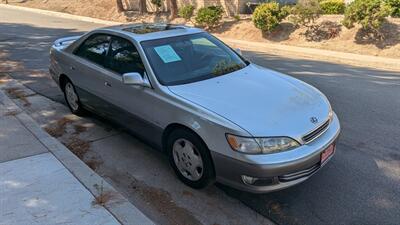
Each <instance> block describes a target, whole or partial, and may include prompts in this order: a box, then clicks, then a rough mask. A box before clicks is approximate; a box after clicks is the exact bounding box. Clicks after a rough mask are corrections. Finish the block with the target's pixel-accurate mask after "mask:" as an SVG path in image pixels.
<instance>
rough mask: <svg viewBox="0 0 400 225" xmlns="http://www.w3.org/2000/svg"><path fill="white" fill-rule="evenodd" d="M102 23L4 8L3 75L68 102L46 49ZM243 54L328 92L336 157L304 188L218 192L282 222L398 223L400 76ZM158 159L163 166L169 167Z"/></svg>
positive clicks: (0, 31) (0, 18) (0, 22)
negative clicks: (338, 127)
mask: <svg viewBox="0 0 400 225" xmlns="http://www.w3.org/2000/svg"><path fill="white" fill-rule="evenodd" d="M99 26H101V24H94V23H87V22H80V21H74V20H67V19H61V18H57V17H50V16H44V15H40V14H35V13H28V12H23V13H21V12H20V11H17V10H9V9H8V10H5V9H2V8H0V72H11V74H12V76H13V77H14V78H15V79H18V80H20V81H21V82H23V83H24V84H25V85H26V86H28V87H29V88H31V89H33V90H34V91H36V92H37V93H39V94H41V95H44V96H46V97H48V98H50V99H52V100H56V101H59V102H63V98H62V95H61V93H60V91H59V90H58V89H57V87H56V85H55V84H54V82H53V81H51V80H50V78H49V76H48V74H47V71H46V70H47V65H48V51H49V46H50V45H51V43H52V42H53V41H54V40H55V39H56V38H58V37H61V36H71V35H77V34H81V33H82V32H84V31H87V30H89V29H92V28H95V27H99ZM244 55H245V56H246V57H248V58H249V59H250V60H251V61H253V62H254V63H257V64H259V65H262V66H265V67H269V68H272V69H275V70H278V71H280V72H284V73H287V74H289V75H292V76H294V77H296V78H298V79H301V80H303V81H305V82H307V83H310V84H312V85H314V86H315V87H317V88H318V89H320V90H321V91H322V92H323V93H325V94H326V96H327V97H328V98H329V99H330V101H331V103H332V105H333V108H334V109H335V111H336V113H337V114H338V116H339V118H340V119H341V124H342V134H341V138H340V141H339V144H338V146H337V152H336V155H335V157H334V158H333V160H332V161H331V162H330V163H329V164H327V165H326V167H324V169H322V170H321V171H320V172H319V173H317V174H316V175H314V176H313V177H312V178H311V179H309V180H308V181H306V182H304V183H303V184H301V185H298V186H296V187H293V188H290V189H287V190H283V191H280V192H276V193H270V194H263V195H254V194H249V193H245V192H240V191H237V190H233V189H231V188H229V187H225V186H223V185H220V184H217V187H218V189H219V190H218V192H220V191H221V193H223V192H224V193H226V194H227V195H229V196H231V197H233V198H235V199H238V200H240V201H241V202H242V203H244V204H246V205H247V206H248V207H250V208H251V209H252V210H254V211H256V212H258V213H259V214H262V215H264V216H266V217H268V218H270V219H272V220H273V221H275V222H276V223H278V224H398V221H400V147H399V144H398V142H399V140H400V138H399V136H400V73H399V72H392V71H385V70H379V69H368V68H363V67H353V66H348V65H344V64H336V63H328V62H321V61H318V60H311V59H307V60H306V59H299V58H291V57H288V56H282V55H271V54H266V53H262V52H255V51H251V52H250V51H247V52H246V51H244ZM399 61H400V60H399ZM131 138H132V139H134V137H131ZM127 148H129V147H127ZM143 148H144V149H146V148H148V147H143ZM144 149H143V151H145V150H144ZM135 151H137V150H135ZM117 153H118V151H117ZM117 153H116V154H117ZM121 154H122V153H121ZM138 154H139V153H138ZM150 155H152V156H153V157H156V156H158V155H159V154H155V153H154V154H153V153H151V154H150ZM115 157H117V158H118V157H121V158H123V156H115ZM148 157H151V156H148ZM158 161H159V164H160V165H161V166H160V168H164V166H165V165H164V164H166V162H165V161H164V160H158ZM125 163H127V164H129V162H127V161H126V162H125ZM127 168H128V167H127ZM130 168H132V167H130ZM136 169H138V168H136ZM176 182H179V181H178V180H176ZM114 184H115V185H118V183H117V182H115V183H114ZM121 185H123V184H121ZM196 193H197V192H196ZM239 209H242V208H240V207H239ZM240 213H241V212H240V211H238V212H237V214H238V215H240ZM247 214H248V213H247Z"/></svg>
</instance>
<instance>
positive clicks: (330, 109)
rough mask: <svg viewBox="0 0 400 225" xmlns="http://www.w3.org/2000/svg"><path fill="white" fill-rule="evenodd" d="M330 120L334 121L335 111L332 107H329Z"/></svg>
mask: <svg viewBox="0 0 400 225" xmlns="http://www.w3.org/2000/svg"><path fill="white" fill-rule="evenodd" d="M328 119H329V121H332V119H333V110H332V107H329V114H328Z"/></svg>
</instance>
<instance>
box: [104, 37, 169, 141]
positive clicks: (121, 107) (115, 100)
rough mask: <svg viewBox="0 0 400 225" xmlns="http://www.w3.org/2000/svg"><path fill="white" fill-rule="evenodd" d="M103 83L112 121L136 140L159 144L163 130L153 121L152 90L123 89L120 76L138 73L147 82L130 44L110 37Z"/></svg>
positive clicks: (138, 55)
mask: <svg viewBox="0 0 400 225" xmlns="http://www.w3.org/2000/svg"><path fill="white" fill-rule="evenodd" d="M106 61H107V63H106V65H105V67H106V68H108V69H109V71H110V72H109V73H107V74H106V77H105V82H106V83H108V84H109V86H107V91H106V93H105V94H106V99H107V101H108V102H110V103H111V104H112V105H113V106H114V109H113V110H112V111H113V113H114V115H113V117H114V119H115V120H117V121H118V122H119V123H121V124H122V125H124V126H125V127H127V128H129V129H130V130H131V131H133V132H135V133H136V134H137V135H138V136H140V137H142V138H145V139H147V140H148V141H151V142H153V143H154V144H159V142H160V139H161V133H162V129H161V128H160V127H158V126H157V125H156V124H155V122H154V120H153V112H154V109H155V108H156V106H155V105H154V102H155V101H154V100H155V93H154V90H153V89H152V88H148V87H142V86H135V85H125V84H123V81H122V76H123V74H125V73H132V72H137V73H139V74H141V75H142V77H143V78H144V79H147V75H146V72H145V71H146V70H145V66H144V64H143V62H142V59H141V57H140V54H139V52H138V51H137V49H136V47H135V46H134V44H133V43H132V42H130V41H129V40H127V39H124V38H121V37H116V36H113V37H112V39H111V44H110V50H109V52H108V55H107V60H106Z"/></svg>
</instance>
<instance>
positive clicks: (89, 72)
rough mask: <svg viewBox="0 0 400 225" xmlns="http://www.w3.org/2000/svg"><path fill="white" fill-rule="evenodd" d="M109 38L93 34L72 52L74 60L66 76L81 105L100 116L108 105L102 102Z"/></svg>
mask: <svg viewBox="0 0 400 225" xmlns="http://www.w3.org/2000/svg"><path fill="white" fill-rule="evenodd" d="M110 42H111V36H109V35H107V34H93V35H91V36H89V37H88V38H87V39H86V40H85V41H84V42H83V43H82V44H81V45H80V46H79V47H78V48H77V49H76V50H75V51H74V52H73V54H74V55H75V57H74V58H75V60H72V63H71V65H70V67H69V69H70V73H69V74H68V76H69V77H70V78H71V80H72V82H73V83H74V85H75V87H76V89H77V90H76V91H77V92H78V95H79V98H80V101H81V103H82V104H83V105H84V106H85V107H88V108H90V109H91V110H93V111H96V112H97V113H99V114H101V115H103V116H104V115H106V113H107V112H108V105H107V104H106V102H105V101H104V99H105V96H104V91H106V90H105V85H106V84H105V83H104V80H105V79H104V73H105V72H106V70H107V69H106V68H105V67H104V63H105V60H106V56H107V54H108V50H109V47H110Z"/></svg>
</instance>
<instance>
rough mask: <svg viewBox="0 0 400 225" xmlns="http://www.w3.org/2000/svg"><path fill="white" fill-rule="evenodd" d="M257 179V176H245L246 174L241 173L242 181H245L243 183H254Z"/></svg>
mask: <svg viewBox="0 0 400 225" xmlns="http://www.w3.org/2000/svg"><path fill="white" fill-rule="evenodd" d="M257 180H258V178H255V177H250V176H246V175H242V181H243V183H245V184H249V185H252V184H254V183H255V182H256V181H257Z"/></svg>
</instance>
